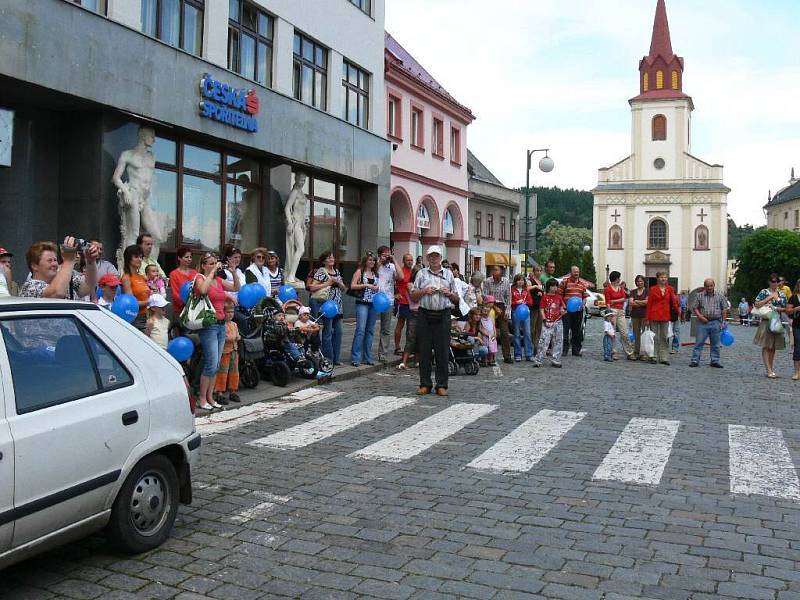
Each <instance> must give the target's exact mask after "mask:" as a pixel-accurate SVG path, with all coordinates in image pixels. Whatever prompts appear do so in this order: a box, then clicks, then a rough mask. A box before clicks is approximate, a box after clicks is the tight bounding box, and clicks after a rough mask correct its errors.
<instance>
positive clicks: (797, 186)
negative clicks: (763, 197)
mask: <svg viewBox="0 0 800 600" xmlns="http://www.w3.org/2000/svg"><path fill="white" fill-rule="evenodd" d="M798 198H800V180H797V181H795V182H794V183H792V184H791V185H788V186H787V187H785V188H783V189H782V190H781V191H780V192H778V193H777V194H775V195H774V196H773V197H772V199H771V200H770V201H769V202H767V206H774V205H776V204H783V203H784V202H789V201H790V200H797V199H798Z"/></svg>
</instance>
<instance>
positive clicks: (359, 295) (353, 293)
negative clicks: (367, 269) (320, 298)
mask: <svg viewBox="0 0 800 600" xmlns="http://www.w3.org/2000/svg"><path fill="white" fill-rule="evenodd" d="M361 283H364V277H363V275H362V277H361ZM366 291H367V290H366V288H361V289H360V290H354V289H353V288H352V287H349V288H347V291H346V292H345V294H347V295H348V296H350V297H352V298H355V299H356V300H363V299H364V292H366Z"/></svg>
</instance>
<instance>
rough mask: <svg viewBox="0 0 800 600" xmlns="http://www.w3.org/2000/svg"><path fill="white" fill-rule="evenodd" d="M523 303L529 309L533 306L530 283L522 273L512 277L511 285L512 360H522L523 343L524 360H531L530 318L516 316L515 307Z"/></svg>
mask: <svg viewBox="0 0 800 600" xmlns="http://www.w3.org/2000/svg"><path fill="white" fill-rule="evenodd" d="M523 304H524V305H525V306H527V307H528V309H530V308H531V307H532V306H533V296H531V293H530V285H528V282H527V281H525V275H523V274H522V273H519V274H517V275H516V276H515V277H514V284H513V285H512V286H511V331H512V332H513V334H514V360H515V361H517V362H520V361H521V360H522V346H523V342H524V345H525V360H527V361H529V362H530V361H532V360H533V344H532V343H531V328H530V324H531V319H530V311H529V316H528V318H527V319H525V320H524V321H523V320H521V319H519V318H518V317H517V311H516V309H517V307H518V306H521V305H523Z"/></svg>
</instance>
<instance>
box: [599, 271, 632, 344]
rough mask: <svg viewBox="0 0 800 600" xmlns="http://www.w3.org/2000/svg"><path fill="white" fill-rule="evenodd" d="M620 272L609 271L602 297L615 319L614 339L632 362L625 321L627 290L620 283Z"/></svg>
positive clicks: (626, 322)
mask: <svg viewBox="0 0 800 600" xmlns="http://www.w3.org/2000/svg"><path fill="white" fill-rule="evenodd" d="M620 277H621V275H620V272H619V271H611V273H610V274H609V276H608V283H607V284H606V287H605V289H604V290H603V295H604V296H605V299H606V308H610V309H611V310H613V311H614V312H615V313H616V315H617V318H616V319H614V328H615V329H616V331H617V333H619V335H617V336H614V337H616V338H617V339H618V340H619V341H620V343H621V344H622V351H623V352H625V356H626V357H627V358H628V360H634V358H633V347H632V346H631V341H630V340H629V339H628V321H627V320H626V319H625V302H626V300H627V298H628V290H626V289H625V285H624V284H623V283H622V282H621V281H620Z"/></svg>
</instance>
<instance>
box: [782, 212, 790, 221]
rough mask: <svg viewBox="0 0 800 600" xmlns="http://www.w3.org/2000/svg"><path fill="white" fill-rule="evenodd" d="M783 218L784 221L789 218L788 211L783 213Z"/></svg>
mask: <svg viewBox="0 0 800 600" xmlns="http://www.w3.org/2000/svg"><path fill="white" fill-rule="evenodd" d="M783 220H784V221H788V220H789V213H788V212H785V213H783Z"/></svg>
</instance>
